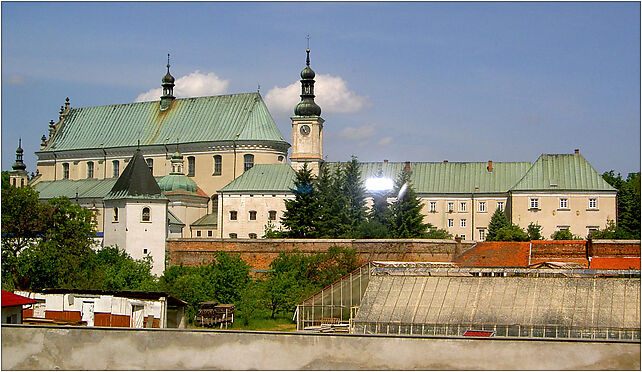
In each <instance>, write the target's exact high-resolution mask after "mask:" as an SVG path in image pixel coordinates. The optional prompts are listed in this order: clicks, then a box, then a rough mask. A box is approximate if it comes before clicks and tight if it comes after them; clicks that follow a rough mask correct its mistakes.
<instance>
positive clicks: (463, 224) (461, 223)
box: [459, 218, 466, 227]
mask: <svg viewBox="0 0 642 372" xmlns="http://www.w3.org/2000/svg"><path fill="white" fill-rule="evenodd" d="M459 226H461V227H466V219H465V218H462V219H461V220H460V221H459Z"/></svg>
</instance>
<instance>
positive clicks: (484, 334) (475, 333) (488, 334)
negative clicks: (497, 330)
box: [464, 330, 494, 337]
mask: <svg viewBox="0 0 642 372" xmlns="http://www.w3.org/2000/svg"><path fill="white" fill-rule="evenodd" d="M493 333H494V332H493V331H472V330H467V331H466V332H465V333H464V337H491V336H492V335H493Z"/></svg>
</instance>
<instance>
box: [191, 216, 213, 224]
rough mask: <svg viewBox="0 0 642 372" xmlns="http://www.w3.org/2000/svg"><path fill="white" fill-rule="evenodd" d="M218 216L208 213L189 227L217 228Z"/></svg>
mask: <svg viewBox="0 0 642 372" xmlns="http://www.w3.org/2000/svg"><path fill="white" fill-rule="evenodd" d="M217 225H218V214H216V213H210V214H206V215H205V216H203V217H201V218H199V219H198V220H196V221H194V222H192V224H191V226H217Z"/></svg>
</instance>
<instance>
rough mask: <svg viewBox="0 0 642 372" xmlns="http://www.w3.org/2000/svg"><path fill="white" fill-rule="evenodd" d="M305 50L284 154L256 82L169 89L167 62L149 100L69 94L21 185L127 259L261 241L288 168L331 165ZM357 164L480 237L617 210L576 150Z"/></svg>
mask: <svg viewBox="0 0 642 372" xmlns="http://www.w3.org/2000/svg"><path fill="white" fill-rule="evenodd" d="M306 54H307V56H306V65H305V68H304V69H303V70H302V71H301V74H300V75H301V80H300V81H301V101H300V102H299V103H298V104H297V105H296V106H295V107H294V116H292V117H291V122H292V133H291V139H292V150H291V155H290V161H289V163H288V161H287V156H288V150H289V148H290V144H289V143H288V142H287V141H286V140H285V139H284V137H283V136H282V135H281V133H280V132H279V130H278V128H277V126H276V124H275V122H274V120H273V118H272V116H271V115H270V113H269V111H268V109H267V106H266V105H265V102H264V101H263V98H262V97H261V95H260V94H259V93H258V92H256V93H240V94H229V95H221V96H212V97H195V98H182V99H179V98H175V97H174V94H173V89H174V77H173V76H172V75H171V73H170V64H169V59H168V63H167V72H166V74H165V76H164V77H163V78H162V80H161V86H162V95H161V97H159V99H158V100H157V101H152V102H137V103H129V104H117V105H108V106H97V107H84V108H72V107H71V104H70V100H69V98H67V99H66V101H65V104H64V106H61V109H60V113H59V116H58V120H57V121H56V122H54V121H53V120H52V121H51V122H50V123H49V133H48V136H46V135H43V136H42V143H41V149H40V151H38V152H36V155H37V157H38V161H37V172H36V176H35V177H33V178H32V179H31V180H29V184H30V185H32V186H34V187H35V189H36V190H37V191H38V192H39V193H40V198H41V199H44V200H46V199H50V198H54V197H58V196H66V197H68V198H69V199H71V200H72V201H75V202H76V203H78V204H79V205H81V206H84V207H86V208H89V209H92V210H94V211H95V213H96V217H97V221H98V231H99V236H100V237H103V239H104V241H103V244H105V245H109V244H118V245H119V246H120V247H123V248H125V247H126V250H127V251H128V252H129V253H130V254H131V255H132V256H133V257H134V258H140V257H142V256H144V255H146V254H151V255H152V256H156V257H154V261H155V265H156V264H157V261H158V260H164V240H165V239H167V238H197V239H198V238H200V239H215V238H218V239H221V238H222V239H257V238H261V237H262V236H263V234H264V231H265V227H266V226H267V225H268V224H269V225H271V226H274V227H275V228H277V229H278V228H279V227H280V226H281V224H280V219H281V217H282V216H283V212H284V209H285V200H286V199H288V198H293V197H294V196H293V194H292V192H291V189H292V187H293V185H294V184H293V180H294V176H295V171H297V170H299V169H301V168H302V167H303V166H304V165H305V164H307V165H308V168H310V169H312V170H313V172H314V173H315V174H318V172H319V169H320V167H321V166H324V164H326V165H328V166H333V164H332V163H326V162H324V160H323V159H324V156H323V129H324V120H323V119H322V117H321V107H319V106H318V105H317V104H316V103H315V101H314V98H315V94H314V83H315V80H314V78H315V73H314V71H313V70H312V69H311V67H310V50H309V49H308V50H306ZM16 157H17V158H16V163H15V164H14V166H13V169H14V170H13V172H10V173H11V182H13V184H14V185H16V186H18V185H22V184H25V183H26V182H27V177H26V170H25V167H24V163H23V162H22V149H21V148H20V146H19V147H18V150H17V152H16ZM361 164H362V167H361V168H362V176H363V179H364V180H367V179H370V178H387V179H394V178H395V177H396V176H397V175H398V174H399V173H400V172H401V171H402V169H404V168H405V169H407V170H409V171H410V172H411V182H412V186H413V188H414V189H415V191H416V193H417V195H418V197H419V198H421V200H422V202H423V212H424V215H425V218H424V222H429V223H431V224H432V225H434V226H436V227H438V228H443V229H446V230H447V231H449V232H450V233H451V234H453V236H458V237H460V238H462V239H463V240H475V241H481V240H484V239H485V236H486V234H487V232H488V224H489V221H490V217H491V216H492V214H493V212H494V211H495V210H496V209H497V208H500V209H503V210H505V211H506V213H507V215H508V216H509V218H510V219H511V221H512V222H513V223H515V224H517V225H519V226H520V227H522V228H526V227H527V226H528V225H529V224H530V223H534V224H537V225H540V226H542V235H543V236H544V237H545V238H548V237H550V235H551V234H552V233H553V232H555V231H557V230H560V229H564V228H569V229H570V231H571V232H572V233H573V234H575V235H578V236H582V237H586V236H587V235H588V233H589V232H590V231H591V230H592V229H597V228H604V227H605V226H606V223H607V220H615V218H616V190H615V189H614V188H613V187H611V186H610V185H609V184H608V183H606V182H605V181H604V180H603V179H602V177H601V176H600V175H599V173H597V172H596V171H595V169H593V167H592V166H591V165H590V164H589V163H588V162H587V161H586V159H585V158H584V157H583V156H582V155H581V154H580V153H579V150H575V151H574V152H573V153H571V154H542V155H541V156H540V157H539V159H537V160H536V161H535V162H534V163H530V162H493V161H484V162H447V161H443V162H388V161H386V160H384V161H383V162H362V163H361ZM143 166H144V167H145V169H144V170H145V172H143V169H142V168H143ZM152 181H153V182H152ZM139 188H142V191H140V190H139V191H136V190H138V189H139ZM163 210H165V212H163ZM159 221H163V224H162V228H160V229H159V228H158V225H157V224H158V222H159ZM130 224H135V227H133V230H132V229H130ZM152 225H153V226H152ZM131 226H134V225H131ZM141 229H142V230H141ZM146 229H147V230H146ZM161 230H162V231H163V232H162V233H161V232H160V231H161ZM134 231H136V233H134ZM152 231H155V233H152ZM143 233H145V234H143ZM153 234H157V235H158V236H157V237H154V238H151V235H153ZM133 235H137V236H136V237H135V238H130V237H129V236H133ZM148 236H149V240H148V238H143V237H148ZM156 238H158V239H160V241H159V242H154V243H152V239H156ZM157 245H158V247H157ZM161 246H162V252H161V248H160V247H161ZM158 264H160V263H158ZM163 264H164V262H163ZM161 271H162V270H161Z"/></svg>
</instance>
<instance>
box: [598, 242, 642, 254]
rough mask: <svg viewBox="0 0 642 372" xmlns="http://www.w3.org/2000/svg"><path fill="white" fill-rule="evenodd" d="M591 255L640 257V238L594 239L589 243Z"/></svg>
mask: <svg viewBox="0 0 642 372" xmlns="http://www.w3.org/2000/svg"><path fill="white" fill-rule="evenodd" d="M589 252H590V253H591V256H596V257H640V241H639V240H594V241H592V242H591V243H590V244H589Z"/></svg>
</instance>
